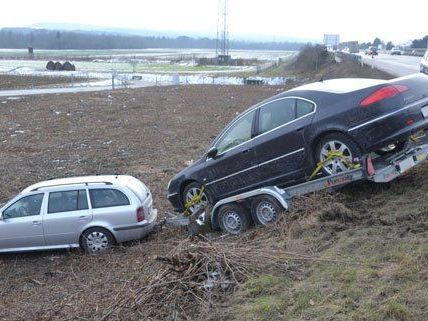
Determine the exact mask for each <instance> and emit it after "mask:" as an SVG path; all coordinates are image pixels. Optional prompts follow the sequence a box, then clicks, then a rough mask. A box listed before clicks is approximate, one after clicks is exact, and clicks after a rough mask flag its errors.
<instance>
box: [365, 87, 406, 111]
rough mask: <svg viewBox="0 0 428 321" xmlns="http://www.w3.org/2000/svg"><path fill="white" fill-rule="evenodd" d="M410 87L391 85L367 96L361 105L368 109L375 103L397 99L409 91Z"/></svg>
mask: <svg viewBox="0 0 428 321" xmlns="http://www.w3.org/2000/svg"><path fill="white" fill-rule="evenodd" d="M408 90H409V87H407V86H404V85H389V86H385V87H382V88H380V89H378V90H376V91H375V92H374V93H372V94H371V95H369V96H367V97H366V98H364V99H363V100H362V101H361V103H360V106H361V107H367V106H370V105H372V104H374V103H377V102H379V101H381V100H384V99H386V98H392V97H395V96H397V95H399V94H401V93H403V92H405V91H408Z"/></svg>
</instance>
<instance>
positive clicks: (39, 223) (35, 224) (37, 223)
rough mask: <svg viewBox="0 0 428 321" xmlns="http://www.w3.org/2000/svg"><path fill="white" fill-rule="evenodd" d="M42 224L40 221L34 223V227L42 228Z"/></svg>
mask: <svg viewBox="0 0 428 321" xmlns="http://www.w3.org/2000/svg"><path fill="white" fill-rule="evenodd" d="M41 224H42V223H41V222H40V221H33V225H34V226H40V225H41Z"/></svg>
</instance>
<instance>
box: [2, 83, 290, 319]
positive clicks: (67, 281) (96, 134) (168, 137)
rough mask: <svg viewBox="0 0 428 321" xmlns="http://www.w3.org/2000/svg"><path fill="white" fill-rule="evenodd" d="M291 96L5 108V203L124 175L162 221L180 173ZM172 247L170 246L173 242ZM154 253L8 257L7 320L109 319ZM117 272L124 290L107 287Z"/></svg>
mask: <svg viewBox="0 0 428 321" xmlns="http://www.w3.org/2000/svg"><path fill="white" fill-rule="evenodd" d="M281 90H283V88H278V87H243V86H241V87H231V86H227V87H226V86H223V87H221V86H220V87H217V86H187V87H155V88H146V89H141V90H125V91H115V92H97V93H85V94H70V95H47V96H33V97H24V98H21V99H19V100H7V103H5V104H0V108H1V113H0V124H1V127H0V168H2V169H3V170H2V175H1V177H0V202H2V201H6V200H7V199H8V198H9V197H12V196H14V195H15V194H16V193H18V192H19V191H20V190H21V189H23V188H24V187H26V186H28V185H29V184H32V183H35V182H37V181H40V180H45V179H49V178H52V177H66V176H75V175H89V174H111V173H113V174H115V173H121V174H131V175H134V176H136V177H138V178H139V179H141V180H142V181H144V182H145V183H146V184H147V185H148V186H149V187H150V189H151V190H152V192H153V194H154V198H155V204H156V207H157V208H158V210H159V213H160V216H162V215H163V213H164V212H165V211H167V210H170V207H169V204H168V202H167V200H166V197H165V195H166V186H167V183H168V181H169V179H170V178H171V177H172V176H173V174H174V173H176V172H178V171H179V170H181V169H182V168H184V167H185V162H186V161H189V160H192V159H193V160H195V159H197V158H198V157H199V156H200V155H201V153H202V152H203V151H204V149H205V148H206V147H207V145H208V144H209V142H210V141H211V140H212V138H213V137H214V136H215V135H216V134H217V133H218V132H219V130H221V128H222V127H223V126H224V125H225V124H226V123H227V122H229V121H230V120H231V119H232V118H233V117H234V116H235V115H236V113H238V112H240V111H242V110H244V109H245V108H246V107H248V106H250V105H251V104H253V103H256V102H258V101H259V100H261V99H263V98H265V97H269V96H272V95H273V94H276V93H277V92H279V91H281ZM162 242H169V241H168V240H166V239H165V236H163V237H162ZM147 247H149V248H152V247H156V243H153V244H150V245H149V243H146V242H143V244H141V245H140V246H137V247H124V248H120V249H118V250H117V251H115V252H114V253H113V254H112V256H114V258H109V257H108V256H106V257H100V258H93V257H89V256H86V255H81V254H80V253H79V252H73V253H71V254H66V253H55V254H52V253H44V254H20V255H2V256H1V257H0V271H1V273H0V279H1V282H0V293H2V294H3V296H4V298H5V299H4V300H1V303H0V319H1V320H12V319H17V320H28V317H29V316H30V315H31V316H34V318H35V319H38V320H45V319H46V320H49V319H51V318H54V319H58V320H64V319H66V318H67V316H70V318H71V319H73V318H74V320H75V317H76V316H84V317H87V318H91V317H92V316H94V315H97V313H96V310H97V309H98V315H100V314H101V312H100V311H101V310H102V308H105V307H106V305H108V304H111V302H112V300H114V297H115V296H116V295H117V292H116V291H117V284H122V285H123V282H124V281H125V280H126V278H132V277H131V276H132V275H134V274H135V273H136V271H135V270H134V269H137V273H138V274H139V275H144V273H145V272H144V269H141V264H142V262H143V261H144V260H146V255H147V254H146V252H145V251H146V248H147ZM155 252H156V251H155ZM111 269H113V270H115V271H111ZM111 273H114V278H115V281H114V282H115V283H117V284H109V282H105V280H106V274H111ZM116 273H118V274H117V275H116ZM107 279H110V278H109V277H107ZM39 282H40V283H41V284H39ZM134 286H135V285H132V287H134ZM113 293H115V294H113ZM86 297H91V300H86V299H85V298H86ZM75 300H78V301H80V304H83V305H87V307H86V308H83V307H82V306H81V305H80V304H79V305H75V304H74V303H73V301H75ZM92 300H94V301H92ZM95 301H96V302H97V303H96V304H95V305H94V303H95ZM68 302H69V303H68ZM69 304H70V306H69ZM87 308H89V309H90V310H92V311H91V312H89V310H88V311H85V310H86V309H87ZM74 309H81V310H82V311H81V312H79V311H73V310H74ZM94 309H95V310H94ZM70 311H71V312H70Z"/></svg>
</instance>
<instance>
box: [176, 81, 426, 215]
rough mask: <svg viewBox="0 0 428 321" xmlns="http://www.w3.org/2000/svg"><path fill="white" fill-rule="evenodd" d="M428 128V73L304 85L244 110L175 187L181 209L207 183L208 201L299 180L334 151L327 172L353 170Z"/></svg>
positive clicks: (178, 178) (394, 148)
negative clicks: (362, 158)
mask: <svg viewBox="0 0 428 321" xmlns="http://www.w3.org/2000/svg"><path fill="white" fill-rule="evenodd" d="M425 128H428V76H426V75H423V74H417V75H412V76H408V77H403V78H397V79H393V80H390V81H385V80H373V79H335V80H327V81H320V82H317V83H313V84H309V85H304V86H301V87H298V88H295V89H292V90H289V91H286V92H283V93H281V94H279V95H277V96H274V97H272V98H269V99H267V100H265V101H263V102H261V103H259V104H257V105H255V106H253V107H251V108H249V109H248V110H246V111H244V112H243V113H241V114H240V115H239V116H238V117H236V118H235V119H234V120H233V121H232V122H231V123H230V124H229V125H228V126H226V128H225V129H224V130H223V131H222V132H221V133H220V134H219V135H218V137H217V138H216V139H215V140H214V141H213V143H212V144H211V146H210V147H209V148H208V150H207V152H206V153H205V154H204V155H203V156H202V158H201V159H200V160H199V161H197V162H196V163H194V164H193V165H192V166H190V167H188V168H186V169H184V170H183V171H182V172H180V173H178V174H177V175H176V176H175V177H174V178H173V179H172V180H171V181H170V183H169V186H168V199H169V201H170V202H171V203H172V205H173V206H174V208H175V209H176V210H178V211H183V209H184V203H185V202H186V200H189V199H191V198H192V197H193V196H194V195H196V194H197V193H199V191H200V189H201V186H202V185H203V186H205V194H204V201H205V202H208V203H210V204H215V203H216V202H218V201H219V200H221V199H223V198H226V197H230V196H233V195H237V194H240V193H244V192H247V191H249V190H252V189H256V188H260V187H263V186H270V185H277V186H283V185H292V184H296V183H300V182H301V181H302V180H304V179H305V178H306V177H307V176H308V175H309V174H310V173H311V172H312V170H313V169H314V167H315V166H316V164H317V163H319V162H320V161H323V160H325V159H326V158H327V157H328V155H331V152H336V153H337V152H340V153H341V154H342V155H343V156H344V157H345V158H346V159H347V161H345V160H344V159H343V158H336V159H332V160H330V161H328V162H326V163H325V164H324V167H323V172H324V174H326V175H331V174H335V173H340V172H343V171H346V170H348V169H349V165H350V163H351V162H353V161H354V160H355V159H357V158H358V157H360V156H361V155H364V154H366V153H370V152H378V153H388V152H394V151H398V150H399V149H401V148H403V146H404V144H405V142H406V141H407V140H408V138H409V136H411V135H412V134H414V133H415V132H417V131H419V130H421V129H425Z"/></svg>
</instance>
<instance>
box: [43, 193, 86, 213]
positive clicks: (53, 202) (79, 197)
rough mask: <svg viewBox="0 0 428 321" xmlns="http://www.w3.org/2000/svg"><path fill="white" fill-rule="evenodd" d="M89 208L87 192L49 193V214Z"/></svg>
mask: <svg viewBox="0 0 428 321" xmlns="http://www.w3.org/2000/svg"><path fill="white" fill-rule="evenodd" d="M88 208H89V207H88V198H87V196H86V191H85V190H78V191H64V192H51V193H49V205H48V213H49V214H52V213H61V212H71V211H79V210H87V209H88Z"/></svg>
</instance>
